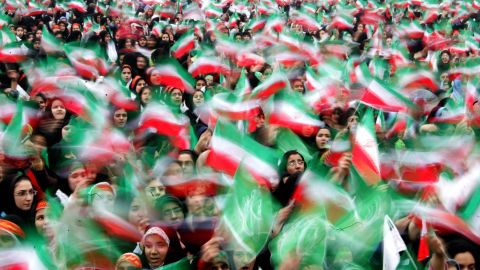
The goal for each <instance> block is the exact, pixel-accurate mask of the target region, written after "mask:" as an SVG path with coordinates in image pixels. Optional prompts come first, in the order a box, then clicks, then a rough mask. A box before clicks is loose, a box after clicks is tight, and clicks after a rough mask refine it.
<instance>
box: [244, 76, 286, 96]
mask: <svg viewBox="0 0 480 270" xmlns="http://www.w3.org/2000/svg"><path fill="white" fill-rule="evenodd" d="M287 85H288V81H287V76H286V74H285V73H284V72H282V71H280V70H278V69H277V70H275V71H274V72H273V74H272V75H270V76H269V77H268V78H267V79H266V80H265V81H263V82H262V83H261V84H259V85H258V86H257V87H255V88H254V89H253V91H252V93H250V98H252V99H261V100H266V99H268V98H269V97H270V96H272V95H274V94H276V93H277V92H278V91H280V90H282V89H283V88H285V87H287Z"/></svg>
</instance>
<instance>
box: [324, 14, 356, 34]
mask: <svg viewBox="0 0 480 270" xmlns="http://www.w3.org/2000/svg"><path fill="white" fill-rule="evenodd" d="M353 27H354V25H353V16H349V15H348V14H340V15H337V16H335V18H333V20H332V22H331V23H330V25H329V26H328V28H329V29H332V28H333V29H338V30H339V31H342V30H348V29H353Z"/></svg>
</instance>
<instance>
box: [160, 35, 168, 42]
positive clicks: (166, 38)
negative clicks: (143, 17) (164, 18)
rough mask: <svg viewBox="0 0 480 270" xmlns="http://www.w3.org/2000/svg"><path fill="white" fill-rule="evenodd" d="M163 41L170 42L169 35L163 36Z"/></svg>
mask: <svg viewBox="0 0 480 270" xmlns="http://www.w3.org/2000/svg"><path fill="white" fill-rule="evenodd" d="M162 41H166V42H168V41H170V36H168V34H163V35H162Z"/></svg>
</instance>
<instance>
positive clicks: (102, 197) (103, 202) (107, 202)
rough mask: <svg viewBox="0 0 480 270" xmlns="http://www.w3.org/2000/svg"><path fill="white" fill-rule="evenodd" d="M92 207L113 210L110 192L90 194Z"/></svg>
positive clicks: (112, 196) (101, 191)
mask: <svg viewBox="0 0 480 270" xmlns="http://www.w3.org/2000/svg"><path fill="white" fill-rule="evenodd" d="M92 196H93V198H92V206H93V207H94V208H102V209H113V203H114V200H115V196H114V195H113V193H112V192H109V191H106V190H99V191H96V192H95V193H94V194H92Z"/></svg>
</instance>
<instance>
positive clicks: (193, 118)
mask: <svg viewBox="0 0 480 270" xmlns="http://www.w3.org/2000/svg"><path fill="white" fill-rule="evenodd" d="M185 103H186V105H187V107H188V110H187V111H185V115H186V116H188V118H189V120H190V125H191V126H192V127H193V128H194V130H195V133H196V134H197V133H198V131H199V130H201V129H204V128H207V125H206V124H205V123H203V122H202V120H201V119H200V117H199V115H198V110H197V109H198V108H199V107H200V106H201V105H202V104H204V103H205V93H204V92H203V91H202V90H198V89H195V91H194V92H193V95H187V98H186V99H185Z"/></svg>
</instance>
